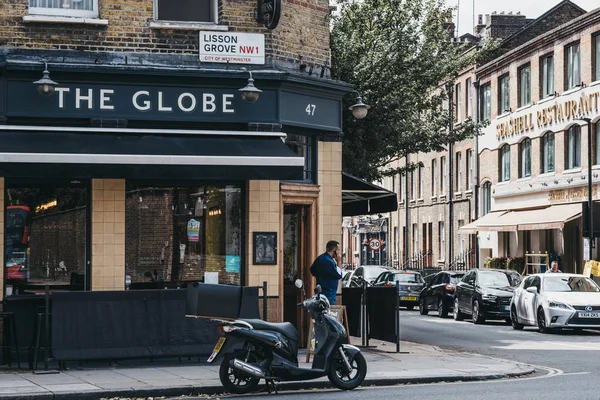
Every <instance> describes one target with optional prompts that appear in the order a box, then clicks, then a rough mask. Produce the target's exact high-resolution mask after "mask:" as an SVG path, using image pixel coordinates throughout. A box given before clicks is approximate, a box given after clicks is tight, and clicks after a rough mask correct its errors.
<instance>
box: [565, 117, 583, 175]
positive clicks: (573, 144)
mask: <svg viewBox="0 0 600 400" xmlns="http://www.w3.org/2000/svg"><path fill="white" fill-rule="evenodd" d="M565 147H566V149H567V166H566V167H567V169H571V168H579V167H581V127H580V126H579V125H573V126H572V127H571V128H569V130H568V131H567V146H565Z"/></svg>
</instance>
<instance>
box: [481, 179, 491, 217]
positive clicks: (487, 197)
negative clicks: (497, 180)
mask: <svg viewBox="0 0 600 400" xmlns="http://www.w3.org/2000/svg"><path fill="white" fill-rule="evenodd" d="M491 209H492V183H491V182H486V183H484V184H483V186H481V216H482V217H483V216H484V215H485V214H487V213H489V212H490V210H491Z"/></svg>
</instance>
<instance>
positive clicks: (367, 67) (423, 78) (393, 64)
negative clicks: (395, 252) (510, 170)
mask: <svg viewBox="0 0 600 400" xmlns="http://www.w3.org/2000/svg"><path fill="white" fill-rule="evenodd" d="M448 11H449V10H448V9H447V8H446V6H445V5H444V2H443V1H441V0H361V1H356V0H351V1H350V2H346V3H343V4H342V5H341V14H340V16H339V17H337V18H336V19H335V20H334V24H333V29H332V33H331V52H332V71H333V76H334V77H336V78H338V79H340V80H343V81H346V82H348V83H351V84H354V85H355V87H356V89H357V90H358V91H359V92H360V93H361V94H362V95H363V99H364V101H365V103H367V104H369V105H370V106H371V109H370V110H369V114H368V115H367V117H366V118H365V119H363V120H360V121H356V120H354V118H353V117H352V114H351V113H350V112H349V111H348V110H347V109H348V106H350V105H351V104H353V102H354V99H353V98H350V97H351V96H347V98H346V99H345V103H344V106H345V107H344V109H345V112H344V121H343V122H344V148H343V163H344V170H345V171H346V172H349V173H351V174H354V175H357V176H360V177H362V178H364V179H368V180H376V179H378V178H381V176H384V175H395V174H398V173H402V172H404V169H403V168H398V169H391V168H390V167H389V164H390V163H392V162H394V161H396V160H399V159H400V158H402V157H404V155H406V154H416V153H419V152H429V151H441V150H442V149H444V148H445V146H446V145H447V144H448V143H449V142H450V141H452V142H456V141H460V140H463V139H466V138H469V137H472V136H473V135H476V134H479V133H480V131H481V127H482V126H481V125H480V124H475V123H474V122H473V121H472V120H467V121H464V123H462V124H461V125H460V126H458V127H457V128H456V129H455V130H454V132H453V134H452V135H451V136H450V135H449V134H448V132H447V127H448V126H449V122H450V116H449V113H448V111H447V110H446V111H444V110H443V101H444V100H445V99H447V95H446V92H445V90H443V85H442V83H443V82H446V81H452V80H453V79H454V78H455V77H457V76H458V75H459V73H460V72H461V71H463V70H464V69H465V68H467V67H469V66H471V65H473V64H474V63H476V62H477V60H479V59H480V57H481V56H482V55H483V54H484V53H485V52H486V51H488V47H489V44H488V45H486V46H484V48H477V47H472V48H471V49H467V48H466V47H464V45H457V44H456V43H452V41H451V36H450V33H449V31H448V27H447V15H448ZM463 93H465V92H464V90H463ZM412 168H414V166H412Z"/></svg>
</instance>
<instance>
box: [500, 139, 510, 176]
mask: <svg viewBox="0 0 600 400" xmlns="http://www.w3.org/2000/svg"><path fill="white" fill-rule="evenodd" d="M507 181H510V146H509V145H508V144H505V145H504V146H502V148H501V149H500V182H507Z"/></svg>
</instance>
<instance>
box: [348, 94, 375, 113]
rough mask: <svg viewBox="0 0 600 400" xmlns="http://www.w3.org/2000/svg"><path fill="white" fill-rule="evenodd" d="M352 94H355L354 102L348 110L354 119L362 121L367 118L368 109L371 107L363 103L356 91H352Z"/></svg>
mask: <svg viewBox="0 0 600 400" xmlns="http://www.w3.org/2000/svg"><path fill="white" fill-rule="evenodd" d="M352 93H356V101H355V103H354V104H353V105H351V106H350V107H348V109H349V110H350V111H352V115H354V118H356V119H363V118H364V117H366V116H367V113H368V112H369V108H371V106H368V105H366V104H365V103H363V101H362V97H361V96H360V93H358V92H357V91H356V90H354V91H352Z"/></svg>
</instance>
